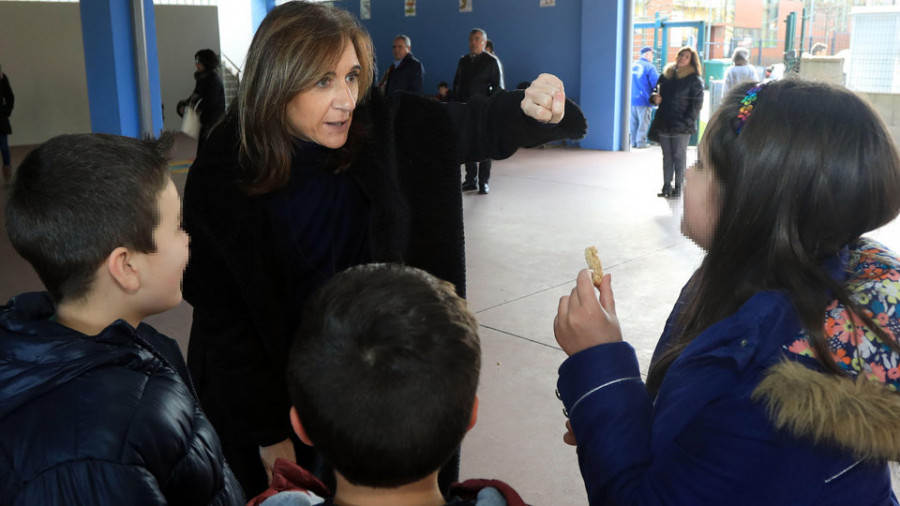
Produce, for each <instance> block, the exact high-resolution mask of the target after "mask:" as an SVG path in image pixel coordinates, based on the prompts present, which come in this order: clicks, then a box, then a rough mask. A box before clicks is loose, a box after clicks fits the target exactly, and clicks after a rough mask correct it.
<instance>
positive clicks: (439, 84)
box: [438, 81, 450, 88]
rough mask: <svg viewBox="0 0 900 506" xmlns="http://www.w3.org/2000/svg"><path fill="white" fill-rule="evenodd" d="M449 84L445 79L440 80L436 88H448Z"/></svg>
mask: <svg viewBox="0 0 900 506" xmlns="http://www.w3.org/2000/svg"><path fill="white" fill-rule="evenodd" d="M449 87H450V85H449V84H447V81H441V82H439V83H438V88H449Z"/></svg>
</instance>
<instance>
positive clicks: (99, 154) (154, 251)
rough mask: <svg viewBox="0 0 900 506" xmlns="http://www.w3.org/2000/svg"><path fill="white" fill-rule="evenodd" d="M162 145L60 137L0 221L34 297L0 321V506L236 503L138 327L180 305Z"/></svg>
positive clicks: (149, 334)
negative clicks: (30, 270)
mask: <svg viewBox="0 0 900 506" xmlns="http://www.w3.org/2000/svg"><path fill="white" fill-rule="evenodd" d="M169 145H170V139H168V138H164V139H161V140H143V141H141V140H137V139H130V138H125V137H117V136H112V135H104V134H86V135H64V136H59V137H56V138H53V139H51V140H49V141H48V142H46V143H45V144H43V145H42V146H40V147H39V148H37V149H36V150H34V151H33V152H31V153H30V154H29V155H28V156H27V157H26V158H25V160H24V161H23V162H22V164H21V166H20V168H19V170H18V171H17V173H16V177H15V180H14V182H13V185H12V188H11V190H10V194H9V200H8V203H7V209H6V225H7V230H8V232H9V236H10V240H11V242H12V244H13V246H14V247H15V249H16V251H18V252H19V254H21V255H22V256H23V257H24V258H25V259H26V260H28V261H29V262H30V263H31V265H32V266H33V267H34V268H35V270H36V271H37V273H38V275H39V276H40V278H41V281H43V283H44V285H45V286H46V288H47V290H48V293H26V294H22V295H19V296H17V297H15V298H13V299H12V300H11V301H10V302H9V304H7V305H6V306H3V307H2V308H0V503H2V504H16V505H18V504H21V505H32V504H92V505H106V504H110V505H113V504H115V505H124V504H128V505H137V504H222V505H232V504H242V503H243V500H244V499H243V493H242V491H241V489H240V486H239V485H238V483H237V481H236V480H235V478H234V475H233V474H232V472H231V470H230V469H229V468H228V465H227V464H226V463H225V459H224V457H223V455H222V449H221V445H220V443H219V439H218V436H217V435H216V433H215V431H214V430H213V428H212V425H210V423H209V421H208V420H207V419H206V417H205V416H204V415H203V412H202V411H201V410H200V405H199V403H198V402H197V400H196V398H195V396H194V393H193V390H192V387H191V386H190V385H191V380H190V377H189V376H188V372H187V368H186V366H185V363H184V358H183V357H182V356H181V352H180V351H179V349H178V346H177V344H176V343H175V341H173V340H172V339H169V338H167V337H165V336H163V335H162V334H159V333H158V332H156V331H155V330H153V328H151V327H150V326H149V325H146V324H144V323H141V320H143V319H144V318H145V317H147V316H150V315H152V314H155V313H159V312H162V311H165V310H166V309H169V308H171V307H173V306H175V305H177V304H178V303H179V302H180V301H181V287H180V285H181V276H182V272H183V271H184V267H185V265H186V264H187V260H188V236H187V234H186V233H185V232H184V231H183V230H182V229H181V201H180V199H179V197H178V192H177V190H176V189H175V185H174V184H173V183H172V180H171V179H170V178H169V176H168V172H167V163H166V158H165V156H164V153H165V151H166V150H167V148H168V146H169Z"/></svg>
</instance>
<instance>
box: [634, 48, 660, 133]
mask: <svg viewBox="0 0 900 506" xmlns="http://www.w3.org/2000/svg"><path fill="white" fill-rule="evenodd" d="M658 80H659V72H657V70H656V66H655V65H653V48H652V47H650V46H644V47H642V48H641V56H640V58H638V59H637V60H635V61H634V64H633V65H632V66H631V147H633V148H646V147H647V130H649V129H650V115H651V113H652V112H653V105H652V104H651V103H650V95H652V94H653V89H654V88H656V82H657V81H658Z"/></svg>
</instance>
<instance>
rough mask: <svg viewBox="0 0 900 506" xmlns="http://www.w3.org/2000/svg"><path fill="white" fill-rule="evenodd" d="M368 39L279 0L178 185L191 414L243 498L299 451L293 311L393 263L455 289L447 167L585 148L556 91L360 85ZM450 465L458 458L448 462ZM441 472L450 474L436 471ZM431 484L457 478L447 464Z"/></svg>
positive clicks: (573, 115)
mask: <svg viewBox="0 0 900 506" xmlns="http://www.w3.org/2000/svg"><path fill="white" fill-rule="evenodd" d="M374 75H375V69H374V57H373V50H372V41H371V38H370V36H369V34H368V33H367V32H366V30H365V29H364V28H363V27H362V25H361V24H360V23H359V21H358V20H357V19H356V18H355V17H353V15H352V14H350V13H348V12H347V11H344V10H342V9H339V8H332V7H328V6H325V5H322V4H317V3H307V2H287V3H284V4H282V5H280V6H278V7H276V8H274V9H273V10H272V11H271V12H270V13H269V14H268V15H267V16H266V18H265V19H264V20H263V22H262V24H261V25H260V27H259V29H258V30H257V32H256V35H255V36H254V38H253V41H252V43H251V45H250V49H249V51H248V53H247V60H246V64H245V67H244V77H243V79H242V80H241V84H240V89H239V91H238V96H237V98H236V100H235V102H233V103H232V104H231V106H230V107H229V109H228V112H227V113H226V116H225V119H224V121H222V122H221V123H220V124H219V125H218V126H216V127H214V128H213V130H212V132H211V133H210V136H209V138H208V139H207V141H206V143H205V144H204V146H203V148H202V149H201V151H200V153H199V154H198V157H197V160H196V161H195V162H194V165H193V166H192V167H191V169H190V172H189V174H188V178H187V182H186V185H185V195H184V226H185V229H186V230H187V231H188V232H189V233H190V234H191V250H192V251H191V260H190V262H189V264H188V268H187V270H186V272H185V277H184V294H185V298H186V299H187V300H188V302H190V303H191V304H192V305H193V308H194V316H193V325H192V328H191V336H190V344H189V348H188V366H189V367H190V369H191V375H192V376H193V379H194V382H195V386H196V388H197V391H198V394H199V396H200V401H201V404H202V405H203V408H204V411H205V412H206V413H207V415H208V417H209V419H210V420H211V421H212V423H213V426H214V427H215V428H216V431H217V432H218V433H219V436H220V439H221V441H222V446H223V448H224V450H225V455H226V459H227V460H228V462H229V464H230V465H231V467H232V469H233V470H234V472H235V475H236V476H237V477H238V480H239V481H240V482H241V484H242V485H243V486H244V490H245V491H246V493H247V495H248V497H252V496H254V495H256V494H258V493H259V492H261V491H262V490H263V489H265V488H266V487H267V480H266V477H267V475H266V471H270V470H271V468H272V465H273V463H274V461H275V459H276V458H278V457H281V458H287V459H289V460H295V459H296V458H297V457H300V461H299V463H300V464H301V465H303V466H304V467H307V469H311V468H310V466H311V465H312V461H311V460H307V459H311V456H309V455H304V454H303V449H302V448H300V447H299V446H298V447H295V446H294V443H293V441H292V440H291V438H290V436H291V434H292V430H291V427H290V422H289V418H288V410H289V408H290V401H289V398H288V394H287V388H286V384H285V383H286V382H285V369H286V363H285V357H286V355H287V352H288V349H289V347H290V344H291V340H292V338H293V335H294V332H295V329H296V328H297V326H298V324H299V318H300V316H299V314H300V308H301V306H302V305H303V303H304V301H305V300H306V298H307V297H308V296H309V295H310V293H312V291H314V290H315V289H316V288H318V287H319V286H321V285H322V284H323V283H324V282H325V281H327V280H328V279H330V278H331V277H332V276H333V275H334V274H336V273H338V272H340V271H342V270H344V269H346V268H348V267H351V266H354V265H359V264H363V263H368V262H373V261H374V262H402V263H405V264H407V265H411V266H415V267H418V268H421V269H423V270H426V271H428V272H430V273H431V274H433V275H435V276H436V277H439V278H441V279H444V280H447V281H450V282H451V283H454V284H455V285H456V289H457V291H458V292H459V293H460V295H464V294H465V247H464V242H463V218H462V195H461V193H460V189H459V165H460V162H463V161H467V160H482V159H485V158H494V159H503V158H506V157H508V156H510V155H512V154H513V153H514V152H515V151H516V149H517V148H518V147H520V146H532V145H538V144H541V143H545V142H549V141H552V140H557V139H566V138H580V137H582V136H583V135H584V133H585V131H586V122H585V119H584V115H583V114H582V113H581V111H580V110H579V109H578V107H577V106H576V105H574V104H573V103H571V102H566V100H565V93H564V91H563V85H562V82H561V81H560V80H559V79H557V78H556V77H554V76H550V75H547V74H542V75H541V76H540V77H538V78H537V79H536V80H535V82H534V84H532V86H531V87H530V88H529V89H528V90H525V91H524V92H523V91H517V92H502V93H497V94H495V95H494V96H491V97H489V98H488V97H484V98H481V99H478V100H472V101H470V102H469V103H467V104H461V103H451V104H442V103H439V102H437V101H435V100H431V99H429V98H427V97H422V96H417V95H412V94H408V93H395V94H391V95H390V96H388V97H384V96H382V95H381V94H380V93H372V92H371V91H370V87H371V82H372V76H374ZM455 462H456V463H457V464H458V460H457V461H455ZM445 469H448V468H446V467H445ZM448 473H449V475H446V474H445V476H444V477H443V478H444V479H443V480H442V482H443V483H447V482H448V481H451V480H455V478H456V476H455V474H458V469H453V463H451V466H450V468H449V471H448Z"/></svg>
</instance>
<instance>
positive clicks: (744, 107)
mask: <svg viewBox="0 0 900 506" xmlns="http://www.w3.org/2000/svg"><path fill="white" fill-rule="evenodd" d="M763 86H764V83H760V84H757V85H756V86H754V87H752V88H750V89H749V90H747V94H746V95H744V98H743V99H741V110H740V111H738V115H737V126H736V127H735V128H734V133H735V135H737V134H739V133H741V130H742V129H743V128H744V124H745V123H747V119H748V118H749V117H750V114H752V113H753V106H754V105H755V104H756V101H757V100H758V99H759V90H761V89H762V88H763Z"/></svg>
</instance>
